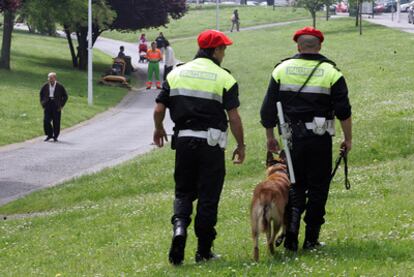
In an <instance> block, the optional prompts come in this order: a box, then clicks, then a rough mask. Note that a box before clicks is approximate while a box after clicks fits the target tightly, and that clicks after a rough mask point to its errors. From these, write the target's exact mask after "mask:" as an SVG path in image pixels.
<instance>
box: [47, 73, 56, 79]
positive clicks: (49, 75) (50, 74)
mask: <svg viewBox="0 0 414 277" xmlns="http://www.w3.org/2000/svg"><path fill="white" fill-rule="evenodd" d="M52 76H55V77H56V73H55V72H50V73H49V74H47V78H50V77H52Z"/></svg>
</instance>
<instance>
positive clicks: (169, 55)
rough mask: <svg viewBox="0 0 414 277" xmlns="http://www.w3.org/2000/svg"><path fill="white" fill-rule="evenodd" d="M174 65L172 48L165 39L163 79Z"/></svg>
mask: <svg viewBox="0 0 414 277" xmlns="http://www.w3.org/2000/svg"><path fill="white" fill-rule="evenodd" d="M174 66H175V56H174V50H173V49H172V47H171V45H170V42H169V41H168V40H166V41H165V64H164V81H165V80H166V78H167V75H168V73H170V72H171V70H173V68H174Z"/></svg>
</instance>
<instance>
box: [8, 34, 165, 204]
mask: <svg viewBox="0 0 414 277" xmlns="http://www.w3.org/2000/svg"><path fill="white" fill-rule="evenodd" d="M122 44H123V45H124V47H125V53H126V54H128V55H131V56H132V60H133V64H134V66H136V67H139V70H138V72H136V76H137V77H138V78H140V79H144V78H145V76H146V72H145V70H146V64H140V65H138V53H137V51H136V49H137V45H134V44H132V43H122ZM119 46H120V42H117V41H113V40H109V39H99V40H98V41H97V42H96V44H95V48H98V49H100V50H102V51H104V52H106V53H108V54H109V55H112V56H116V55H117V53H118V51H119ZM108 66H109V65H108ZM69 94H70V91H69ZM157 94H158V91H157V90H145V89H133V90H132V91H130V92H129V94H128V95H127V96H126V97H125V98H124V99H123V100H122V102H121V103H120V104H118V105H117V106H116V107H114V108H112V109H110V110H109V111H107V112H104V113H103V114H100V115H98V116H96V117H95V118H93V119H91V120H89V121H86V122H84V123H81V124H79V125H77V126H75V127H72V128H69V129H66V130H63V131H62V133H61V135H60V137H59V142H57V143H54V142H43V139H44V137H40V138H36V139H33V140H30V141H28V142H24V143H18V144H13V145H8V146H3V147H0V205H3V204H5V203H7V202H10V201H12V200H14V199H17V198H19V197H21V196H23V195H26V194H29V193H30V192H33V191H35V190H39V189H41V188H45V187H49V186H53V185H56V184H59V183H61V182H63V181H66V180H69V179H71V178H73V177H76V176H80V175H84V174H88V173H92V172H96V171H99V170H101V169H103V168H105V167H109V166H113V165H116V164H119V163H121V162H123V161H126V160H128V159H131V158H133V157H135V156H137V155H139V154H142V153H144V152H147V151H149V150H151V149H153V148H154V146H153V145H151V143H152V134H153V123H152V121H153V119H152V114H153V108H154V103H155V102H154V99H155V97H156V95H157ZM69 97H70V95H69ZM69 101H70V99H69ZM39 108H40V106H39ZM62 120H65V113H64V112H63V114H62ZM171 127H172V123H171V122H170V121H168V123H167V124H166V130H167V132H169V130H171ZM39 128H42V126H39Z"/></svg>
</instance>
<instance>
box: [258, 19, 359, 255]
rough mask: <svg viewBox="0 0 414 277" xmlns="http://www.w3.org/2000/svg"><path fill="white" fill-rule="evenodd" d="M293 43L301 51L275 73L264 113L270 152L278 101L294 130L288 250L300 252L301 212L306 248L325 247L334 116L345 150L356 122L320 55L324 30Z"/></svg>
mask: <svg viewBox="0 0 414 277" xmlns="http://www.w3.org/2000/svg"><path fill="white" fill-rule="evenodd" d="M293 40H294V41H295V42H296V43H297V49H298V52H299V53H298V54H296V55H294V56H293V57H291V58H289V59H286V60H284V61H282V62H281V63H280V64H278V65H277V66H276V67H275V69H274V70H273V72H272V76H271V79H270V84H269V87H268V90H267V93H266V96H265V98H264V101H263V104H262V108H261V111H260V114H261V122H262V125H263V126H264V127H265V128H266V137H267V148H268V150H269V151H272V152H275V151H278V150H279V145H278V142H277V140H276V139H275V136H274V131H273V129H274V128H275V127H276V126H277V124H278V119H277V108H276V103H277V102H279V101H280V102H281V104H282V106H283V111H284V116H285V121H286V122H288V123H289V126H290V128H291V131H292V132H291V133H292V137H291V150H290V152H291V155H292V162H293V169H294V174H295V178H296V183H295V184H293V185H292V186H291V189H290V191H289V203H288V207H287V210H286V212H287V215H288V225H287V233H286V238H285V243H284V246H285V248H286V249H288V250H291V251H297V250H298V234H299V226H300V220H301V215H302V213H303V212H306V213H305V217H304V221H305V223H306V231H305V239H304V243H303V248H304V249H313V248H316V247H318V246H320V245H321V243H320V242H319V232H320V229H321V225H322V224H323V223H324V222H325V220H324V215H325V204H326V201H327V198H328V192H329V184H330V175H331V171H332V136H333V135H334V132H335V127H334V120H335V117H336V118H338V119H339V121H340V123H341V127H342V131H343V134H344V140H343V142H342V143H341V146H340V147H341V149H342V151H345V152H348V151H350V150H351V147H352V122H351V106H350V103H349V99H348V89H347V85H346V82H345V79H344V77H343V75H342V73H341V72H340V71H339V70H338V69H337V68H336V66H335V63H334V62H332V61H331V60H329V59H327V58H326V57H324V56H323V55H321V54H319V51H320V50H321V44H322V42H323V40H324V36H323V34H322V32H320V31H319V30H317V29H314V28H312V27H305V28H303V29H300V30H298V31H297V32H295V34H294V37H293Z"/></svg>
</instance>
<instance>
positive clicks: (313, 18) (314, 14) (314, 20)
mask: <svg viewBox="0 0 414 277" xmlns="http://www.w3.org/2000/svg"><path fill="white" fill-rule="evenodd" d="M311 15H312V23H313V28H316V12H315V11H311Z"/></svg>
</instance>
